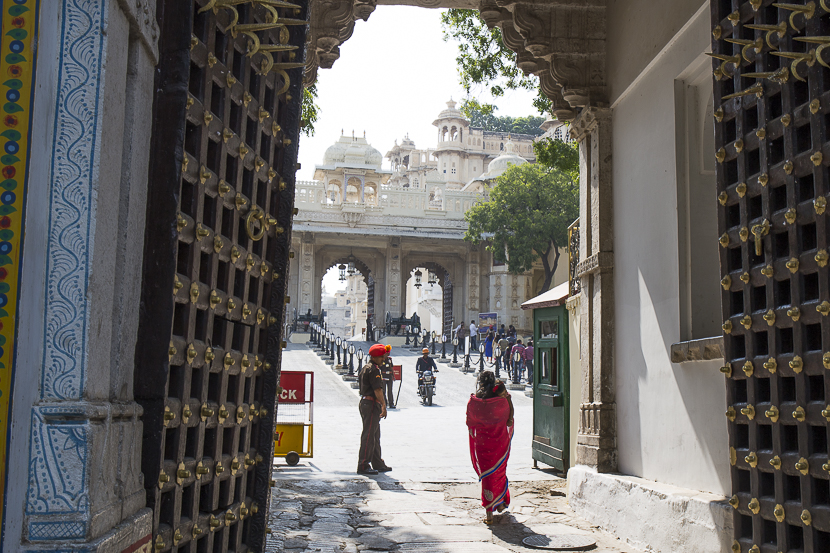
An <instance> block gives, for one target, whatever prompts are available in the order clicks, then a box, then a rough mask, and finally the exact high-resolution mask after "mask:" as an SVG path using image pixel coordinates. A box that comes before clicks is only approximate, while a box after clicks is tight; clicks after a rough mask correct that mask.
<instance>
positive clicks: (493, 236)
mask: <svg viewBox="0 0 830 553" xmlns="http://www.w3.org/2000/svg"><path fill="white" fill-rule="evenodd" d="M578 215H579V185H578V180H577V179H575V178H573V175H572V173H569V172H566V171H560V170H559V169H557V168H555V167H546V166H543V165H539V164H529V163H528V164H525V165H518V166H512V167H509V168H508V169H507V171H505V173H504V174H503V175H502V176H500V177H499V178H498V179H496V184H495V186H494V187H493V188H492V190H491V191H490V196H489V200H488V201H486V202H480V203H478V204H476V205H475V206H473V207H472V209H470V210H469V211H467V213H466V214H465V219H466V220H467V223H468V225H469V228H468V230H467V233H466V234H465V236H464V239H465V240H467V241H470V242H473V243H479V242H482V241H486V242H487V250H488V251H491V252H492V253H493V258H494V259H495V260H496V261H501V262H504V263H507V269H508V270H509V271H510V272H511V273H513V274H520V273H523V272H525V271H529V270H531V269H532V268H533V263H534V262H535V261H536V260H537V259H540V258H541V261H542V266H543V267H544V269H545V281H544V284H543V286H542V289H543V290H547V289H549V288H550V285H551V282H552V280H553V274H554V273H555V272H556V268H557V267H558V265H559V256H560V250H561V249H563V248H567V245H568V226H569V225H570V224H571V223H572V222H573V221H574V220H575V219H576V218H577V217H578ZM551 254H553V255H552V260H551V259H550V258H551Z"/></svg>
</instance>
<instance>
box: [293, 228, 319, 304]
mask: <svg viewBox="0 0 830 553" xmlns="http://www.w3.org/2000/svg"><path fill="white" fill-rule="evenodd" d="M300 255H301V257H300V274H299V278H298V279H297V288H298V290H297V302H298V305H299V307H298V308H297V312H298V314H300V315H302V314H303V313H307V312H308V310H309V309H311V312H312V313H313V314H315V315H316V314H317V313H319V311H320V305H319V303H318V302H317V301H315V298H316V297H317V296H318V295H319V294H316V290H315V287H319V286H321V284H320V282H318V281H319V280H320V279H318V278H317V274H316V271H315V268H314V236H313V235H311V234H310V233H305V234H303V242H302V247H301V252H300ZM320 278H322V275H321V276H320Z"/></svg>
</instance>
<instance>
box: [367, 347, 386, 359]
mask: <svg viewBox="0 0 830 553" xmlns="http://www.w3.org/2000/svg"><path fill="white" fill-rule="evenodd" d="M385 354H386V346H384V345H383V344H375V345H374V346H372V347H370V348H369V357H383V356H384V355H385Z"/></svg>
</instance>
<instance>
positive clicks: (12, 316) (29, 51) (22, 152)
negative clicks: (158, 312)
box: [0, 0, 40, 519]
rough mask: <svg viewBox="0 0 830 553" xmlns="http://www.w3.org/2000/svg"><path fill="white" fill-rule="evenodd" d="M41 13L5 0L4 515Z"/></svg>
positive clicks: (1, 71) (35, 2)
mask: <svg viewBox="0 0 830 553" xmlns="http://www.w3.org/2000/svg"><path fill="white" fill-rule="evenodd" d="M39 15H40V9H39V0H0V16H2V29H0V447H2V452H3V463H2V466H1V467H0V470H2V474H0V496H2V497H3V501H2V503H0V519H2V518H3V515H4V513H5V503H6V484H7V482H6V475H7V462H8V460H7V451H8V439H9V428H10V422H11V420H10V419H11V412H10V408H11V398H12V389H13V386H14V373H15V370H14V369H15V366H14V364H15V350H14V348H15V344H16V340H15V338H16V332H17V321H18V309H19V299H20V298H19V288H18V284H19V280H20V268H21V262H22V260H23V223H24V220H23V219H24V215H25V208H26V189H27V177H28V167H29V154H30V152H29V146H30V141H31V136H30V133H31V122H32V107H33V106H32V101H33V99H34V95H33V92H32V90H33V86H34V80H35V67H36V64H35V62H36V45H37V23H38V17H39Z"/></svg>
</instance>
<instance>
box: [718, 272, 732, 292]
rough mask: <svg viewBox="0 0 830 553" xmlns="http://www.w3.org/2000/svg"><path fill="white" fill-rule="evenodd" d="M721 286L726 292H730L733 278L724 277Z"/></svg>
mask: <svg viewBox="0 0 830 553" xmlns="http://www.w3.org/2000/svg"><path fill="white" fill-rule="evenodd" d="M720 285H721V286H722V287H723V289H724V290H726V291H727V292H728V291H729V289H730V288H731V287H732V277H731V276H729V275H726V276H725V277H723V278H722V279H721V281H720Z"/></svg>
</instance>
